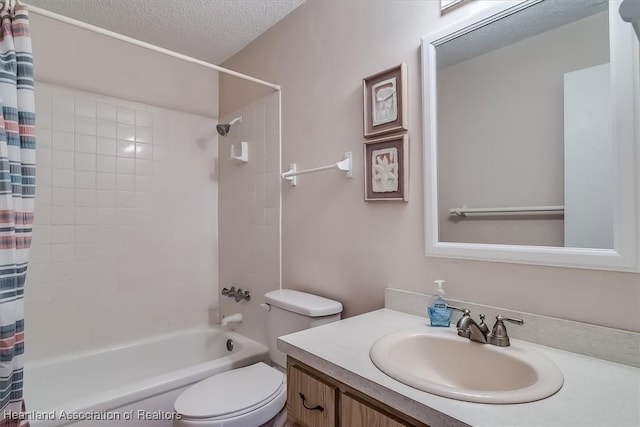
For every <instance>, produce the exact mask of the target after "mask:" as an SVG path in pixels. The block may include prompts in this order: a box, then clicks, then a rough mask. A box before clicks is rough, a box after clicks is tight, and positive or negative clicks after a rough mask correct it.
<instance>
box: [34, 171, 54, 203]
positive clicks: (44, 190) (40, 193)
mask: <svg viewBox="0 0 640 427" xmlns="http://www.w3.org/2000/svg"><path fill="white" fill-rule="evenodd" d="M36 179H37V178H36ZM36 187H37V188H36V210H37V208H38V207H41V206H51V187H45V186H43V185H42V183H41V182H38V183H37V185H36Z"/></svg>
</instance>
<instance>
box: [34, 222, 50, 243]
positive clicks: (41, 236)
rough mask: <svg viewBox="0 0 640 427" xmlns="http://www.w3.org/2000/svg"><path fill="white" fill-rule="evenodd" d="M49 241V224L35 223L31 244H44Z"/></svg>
mask: <svg viewBox="0 0 640 427" xmlns="http://www.w3.org/2000/svg"><path fill="white" fill-rule="evenodd" d="M48 243H51V226H50V225H43V224H35V225H34V226H33V239H32V241H31V244H32V245H34V246H35V245H44V244H48Z"/></svg>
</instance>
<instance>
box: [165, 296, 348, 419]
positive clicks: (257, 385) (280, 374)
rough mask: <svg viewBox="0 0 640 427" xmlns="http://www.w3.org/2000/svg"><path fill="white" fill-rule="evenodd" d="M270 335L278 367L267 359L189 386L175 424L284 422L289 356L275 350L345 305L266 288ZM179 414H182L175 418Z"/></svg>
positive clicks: (330, 318) (176, 406) (336, 317)
mask: <svg viewBox="0 0 640 427" xmlns="http://www.w3.org/2000/svg"><path fill="white" fill-rule="evenodd" d="M264 297H265V300H266V303H265V304H262V307H263V308H264V309H265V310H267V312H268V314H267V334H268V337H267V338H268V346H269V357H270V358H271V362H272V364H273V366H269V365H267V364H265V363H263V362H259V363H255V364H253V365H250V366H246V367H242V368H237V369H232V370H230V371H226V372H222V373H220V374H217V375H214V376H212V377H209V378H207V379H205V380H202V381H200V382H199V383H196V384H194V385H192V386H191V387H189V388H187V389H186V390H185V391H183V392H182V394H180V396H178V398H177V399H176V401H175V403H174V409H175V412H176V414H178V415H179V418H180V419H176V420H175V421H174V427H283V426H284V425H285V423H286V420H287V414H286V406H285V404H286V400H287V390H286V385H287V381H286V375H285V372H286V366H287V356H286V354H284V353H282V352H281V351H279V350H277V349H276V340H277V339H278V337H280V336H282V335H287V334H290V333H293V332H297V331H301V330H303V329H309V328H313V327H316V326H320V325H323V324H325V323H330V322H335V321H337V320H340V315H341V313H342V304H341V303H339V302H337V301H333V300H330V299H327V298H323V297H319V296H317V295H312V294H308V293H305V292H300V291H294V290H291V289H281V290H277V291H271V292H267V293H266V294H265V296H264ZM176 418H178V417H176Z"/></svg>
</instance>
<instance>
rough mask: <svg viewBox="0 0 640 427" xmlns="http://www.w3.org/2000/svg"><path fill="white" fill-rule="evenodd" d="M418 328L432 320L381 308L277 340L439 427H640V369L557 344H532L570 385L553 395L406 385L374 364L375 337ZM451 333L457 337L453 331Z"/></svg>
mask: <svg viewBox="0 0 640 427" xmlns="http://www.w3.org/2000/svg"><path fill="white" fill-rule="evenodd" d="M419 327H425V328H429V327H430V326H429V325H428V319H426V318H424V317H419V316H414V315H411V314H406V313H402V312H399V311H394V310H389V309H380V310H376V311H372V312H369V313H366V314H362V315H360V316H355V317H351V318H348V319H344V320H341V321H339V322H335V323H329V324H326V325H322V326H319V327H316V328H312V329H308V330H305V331H301V332H297V333H294V334H290V335H285V336H283V337H280V338H279V339H278V348H279V349H280V350H281V351H284V352H285V353H287V354H289V355H290V356H291V357H294V358H296V359H298V360H300V361H301V362H303V363H306V364H307V365H309V366H311V367H313V368H315V369H317V370H319V371H321V372H324V373H325V374H326V375H329V376H331V377H333V378H335V379H336V380H338V381H341V382H343V383H345V384H347V385H349V386H351V387H353V388H356V389H359V390H361V391H362V392H364V393H366V394H368V395H370V396H371V397H373V398H375V399H377V400H379V401H381V402H383V403H386V404H387V405H389V406H391V407H393V408H396V409H398V410H400V411H402V412H404V413H406V414H407V415H409V416H411V417H413V418H415V419H417V420H419V421H421V422H423V423H425V424H428V425H431V426H433V427H439V426H464V425H471V426H492V427H496V426H509V427H516V426H563V427H564V426H640V369H639V368H634V367H631V366H627V365H622V364H618V363H614V362H609V361H605V360H601V359H596V358H593V357H588V356H583V355H580V354H576V353H571V352H567V351H563V350H558V349H555V348H551V347H545V346H542V345H537V344H533V343H526V344H527V345H528V346H530V347H532V348H534V349H536V350H537V351H539V352H541V353H543V354H544V355H546V356H547V357H549V358H550V359H552V360H553V361H554V362H555V363H556V364H557V365H558V366H559V368H560V370H561V371H562V373H563V375H564V385H563V386H562V388H561V389H560V391H558V392H557V393H556V394H554V395H553V396H550V397H548V398H546V399H543V400H540V401H537V402H530V403H524V404H511V405H494V404H480V403H470V402H462V401H458V400H453V399H448V398H444V397H440V396H436V395H433V394H430V393H426V392H423V391H420V390H417V389H414V388H412V387H409V386H407V385H404V384H402V383H400V382H398V381H396V380H394V379H393V378H391V377H388V376H387V375H385V374H384V373H382V371H380V370H378V368H376V367H375V365H374V364H373V363H372V362H371V360H370V359H369V349H370V347H371V346H372V345H373V343H374V342H375V341H376V340H378V339H379V338H381V337H383V336H385V335H387V334H390V333H393V332H397V331H401V330H405V329H412V328H419ZM450 330H451V333H452V334H455V329H454V328H450ZM461 339H462V338H461ZM512 342H513V343H517V342H523V341H520V340H515V339H512ZM469 363H473V360H469Z"/></svg>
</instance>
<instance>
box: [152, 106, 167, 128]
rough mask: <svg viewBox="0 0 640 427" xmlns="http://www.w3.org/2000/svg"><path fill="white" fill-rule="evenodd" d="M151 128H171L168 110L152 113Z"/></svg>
mask: <svg viewBox="0 0 640 427" xmlns="http://www.w3.org/2000/svg"><path fill="white" fill-rule="evenodd" d="M153 128H154V129H158V130H162V131H169V130H170V129H171V113H169V112H168V111H162V112H157V113H154V115H153Z"/></svg>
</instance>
